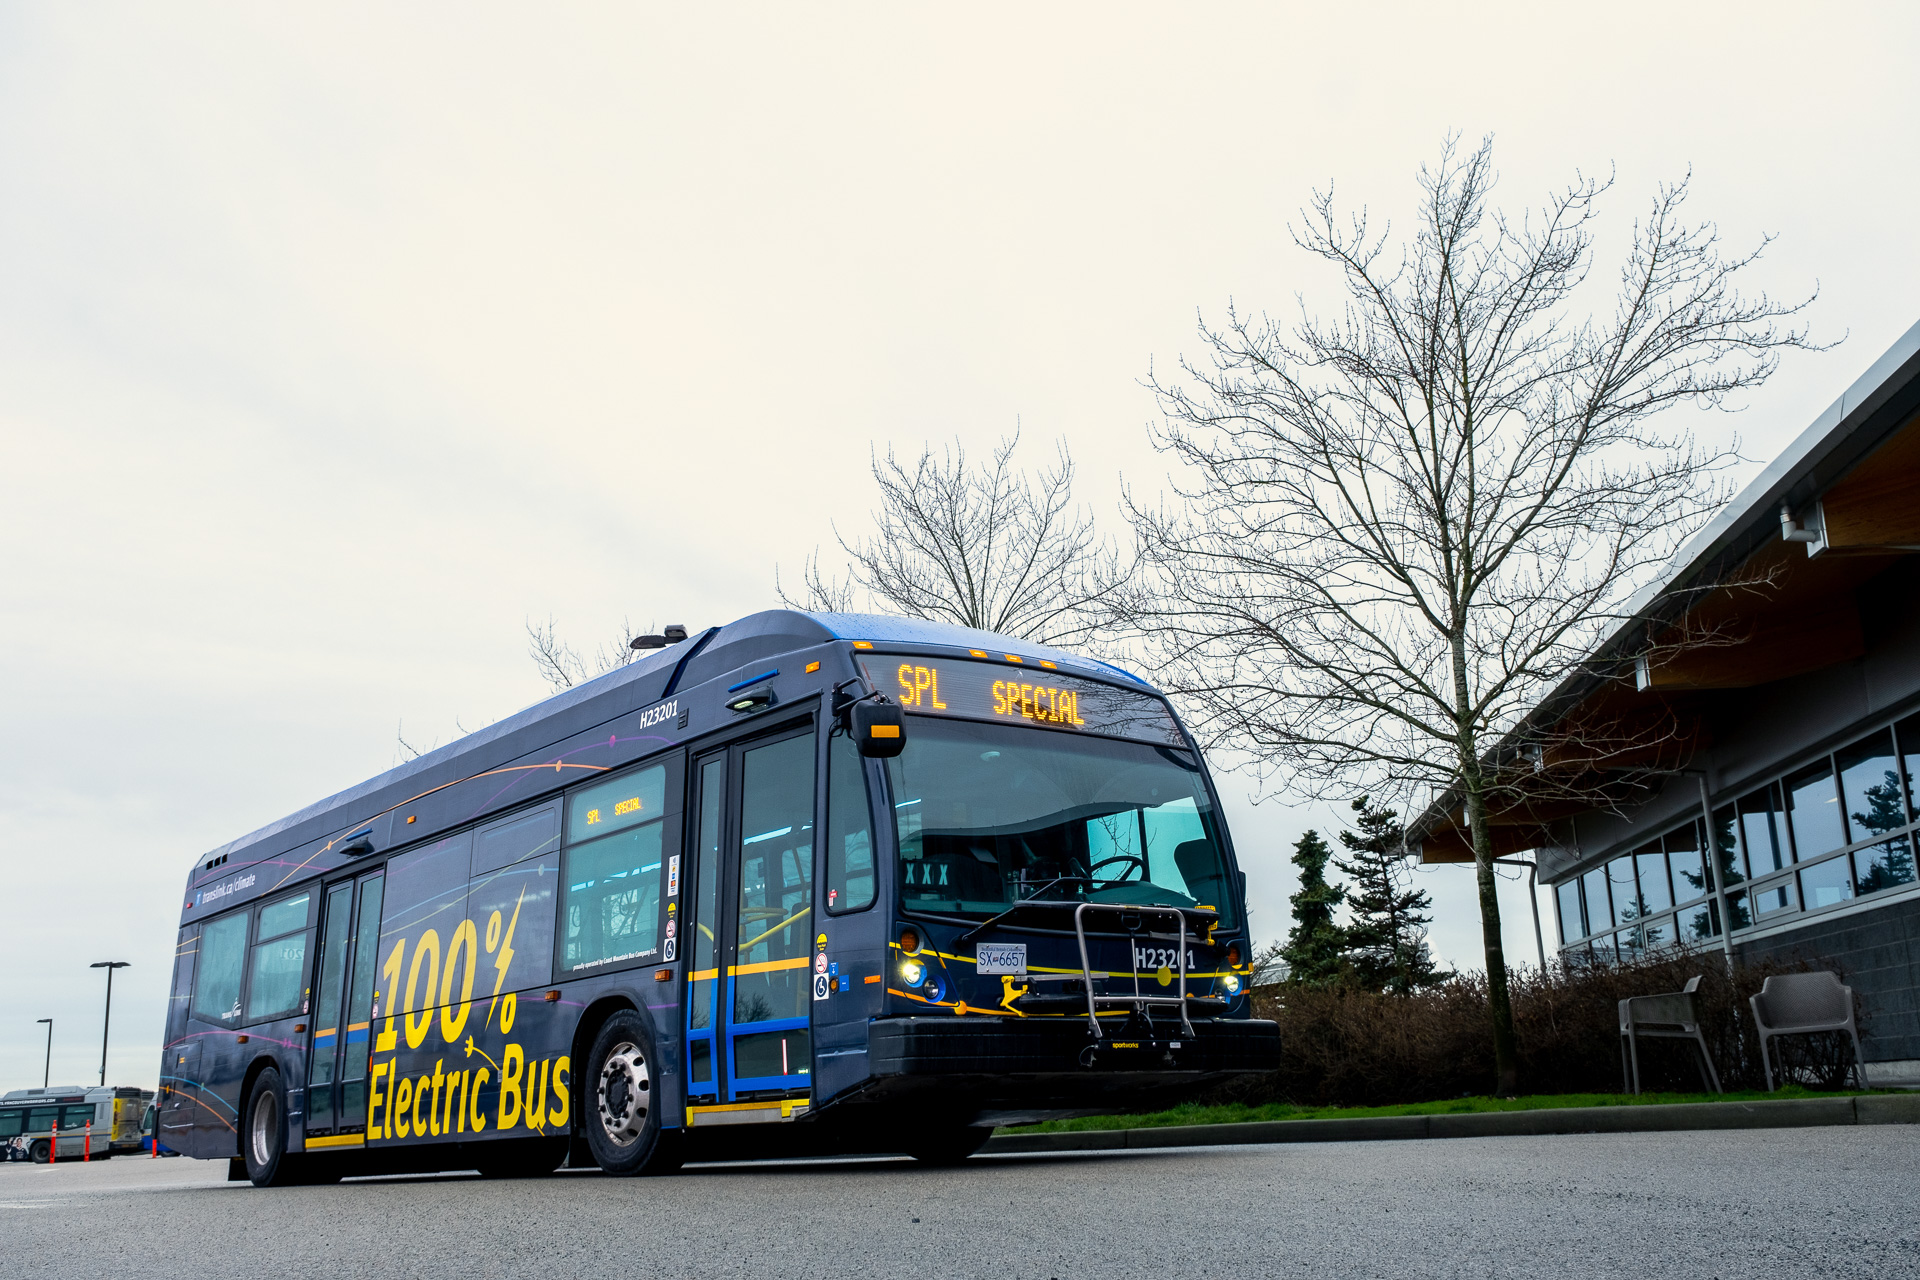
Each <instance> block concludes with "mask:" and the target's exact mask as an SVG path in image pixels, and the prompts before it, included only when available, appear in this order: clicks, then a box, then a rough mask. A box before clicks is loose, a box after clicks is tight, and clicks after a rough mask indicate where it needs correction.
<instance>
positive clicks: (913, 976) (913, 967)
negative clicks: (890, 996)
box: [900, 960, 927, 987]
mask: <svg viewBox="0 0 1920 1280" xmlns="http://www.w3.org/2000/svg"><path fill="white" fill-rule="evenodd" d="M900 980H901V981H902V982H904V983H906V984H907V985H908V986H910V987H917V986H919V985H920V984H921V983H922V982H925V981H926V980H927V966H926V965H924V964H922V963H921V962H920V961H918V960H902V961H901V962H900Z"/></svg>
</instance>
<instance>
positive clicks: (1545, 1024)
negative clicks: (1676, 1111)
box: [1213, 951, 1867, 1106]
mask: <svg viewBox="0 0 1920 1280" xmlns="http://www.w3.org/2000/svg"><path fill="white" fill-rule="evenodd" d="M1821 967H1826V968H1831V967H1832V966H1831V965H1824V966H1823V965H1817V964H1812V963H1807V962H1788V963H1781V962H1776V961H1768V962H1765V963H1762V964H1757V965H1749V966H1742V967H1739V968H1736V970H1735V971H1734V972H1733V974H1732V975H1731V976H1729V975H1728V973H1727V971H1726V969H1725V962H1724V960H1723V959H1722V957H1721V955H1720V953H1719V952H1713V951H1709V952H1678V953H1667V954H1665V955H1663V956H1659V957H1651V958H1647V959H1642V960H1638V961H1634V962H1630V963H1622V964H1619V965H1612V966H1607V967H1582V968H1567V967H1564V966H1556V967H1554V968H1552V969H1550V970H1548V971H1547V972H1546V973H1544V974H1542V973H1540V972H1539V971H1538V970H1525V971H1522V972H1517V973H1514V974H1513V975H1512V976H1511V979H1510V982H1511V990H1512V995H1513V1013H1514V1031H1515V1034H1516V1036H1517V1038H1518V1040H1519V1050H1520V1087H1521V1090H1522V1091H1523V1092H1526V1093H1607V1092H1617V1091H1620V1090H1622V1088H1623V1087H1624V1086H1623V1083H1622V1073H1621V1065H1620V1034H1619V1022H1618V1004H1619V1001H1620V1000H1622V999H1624V998H1625V997H1627V996H1637V995H1651V994H1655V993H1659V992H1666V991H1678V990H1680V989H1681V987H1683V986H1684V985H1685V984H1686V982H1687V980H1688V979H1689V978H1691V977H1693V976H1694V975H1695V974H1699V975H1701V976H1702V977H1703V979H1704V981H1703V982H1702V983H1701V985H1700V990H1699V993H1698V996H1699V1009H1700V1016H1701V1019H1702V1023H1703V1028H1702V1029H1703V1031H1704V1032H1705V1034H1706V1038H1707V1043H1708V1045H1709V1047H1710V1050H1711V1052H1712V1054H1713V1061H1714V1065H1715V1067H1716V1068H1717V1069H1718V1070H1719V1073H1720V1082H1721V1084H1722V1085H1723V1086H1724V1087H1726V1088H1728V1089H1761V1088H1764V1087H1765V1080H1764V1077H1763V1075H1762V1072H1761V1067H1760V1056H1759V1053H1760V1051H1759V1041H1758V1037H1757V1036H1756V1034H1755V1031H1754V1026H1753V1018H1752V1014H1751V1011H1750V1008H1749V1006H1748V1004H1747V998H1748V997H1749V996H1751V995H1753V994H1754V993H1755V992H1757V991H1758V990H1759V989H1760V985H1761V983H1762V982H1764V981H1765V980H1766V978H1767V976H1768V975H1769V974H1775V973H1791V972H1799V971H1804V970H1807V969H1814V968H1821ZM1842 980H1843V981H1844V980H1845V975H1844V974H1843V975H1842ZM1254 998H1255V1006H1256V1008H1257V1009H1258V1011H1259V1012H1260V1014H1261V1016H1264V1017H1270V1018H1272V1019H1274V1020H1275V1021H1276V1022H1278V1023H1279V1024H1280V1035H1281V1067H1280V1069H1279V1070H1278V1071H1274V1072H1271V1073H1268V1074H1265V1075H1261V1076H1256V1077H1249V1078H1245V1079H1242V1080H1239V1081H1236V1082H1234V1083H1233V1084H1230V1085H1228V1086H1225V1087H1223V1088H1222V1089H1220V1090H1218V1091H1217V1092H1216V1094H1215V1096H1214V1098H1213V1100H1214V1101H1218V1102H1244V1103H1248V1104H1252V1105H1259V1104H1261V1103H1266V1102H1288V1103H1292V1104H1294V1105H1297V1106H1389V1105H1393V1104H1397V1103H1406V1102H1427V1101H1433V1100H1436V1099H1441V1098H1456V1097H1463V1096H1468V1095H1475V1094H1485V1093H1487V1092H1488V1091H1489V1090H1490V1089H1491V1088H1492V1085H1493V1079H1494V1073H1493V1048H1492V1040H1491V1030H1490V1025H1491V1023H1490V1018H1489V1015H1488V1012H1487V985H1486V978H1485V976H1484V975H1482V974H1478V973H1472V974H1465V975H1461V976H1457V977H1455V978H1453V979H1452V980H1450V981H1448V982H1446V983H1444V984H1443V985H1441V986H1438V987H1433V988H1430V989H1428V990H1426V991H1421V992H1417V993H1415V994H1412V995H1404V996H1401V995H1391V994H1383V993H1376V992H1370V991H1363V990H1359V989H1356V988H1354V987H1351V986H1340V985H1335V986H1326V987H1309V986H1301V985H1294V984H1290V983H1280V984H1277V985H1275V986H1269V987H1262V988H1259V989H1257V990H1256V991H1255V992H1254ZM1866 1030H1867V1029H1866V1026H1865V1023H1864V1021H1863V1022H1862V1025H1861V1034H1862V1036H1863V1038H1864V1036H1865V1034H1866ZM1775 1044H1776V1045H1777V1046H1778V1045H1781V1044H1782V1042H1780V1041H1776V1042H1775ZM1785 1044H1786V1045H1787V1046H1788V1048H1787V1050H1786V1057H1787V1072H1788V1078H1789V1079H1791V1080H1794V1081H1797V1082H1798V1083H1801V1084H1805V1085H1808V1086H1811V1087H1816V1088H1839V1087H1841V1086H1842V1085H1843V1084H1844V1083H1845V1079H1846V1076H1847V1068H1848V1065H1849V1064H1850V1062H1851V1060H1852V1050H1851V1047H1850V1046H1847V1045H1846V1044H1845V1042H1844V1038H1843V1037H1809V1038H1802V1039H1799V1040H1797V1041H1788V1042H1785ZM1696 1061H1697V1055H1695V1054H1694V1053H1693V1051H1692V1047H1691V1046H1690V1045H1689V1044H1688V1043H1686V1042H1683V1041H1657V1040H1656V1041H1647V1040H1644V1039H1643V1040H1642V1041H1641V1047H1640V1068H1641V1084H1642V1087H1643V1088H1646V1089H1681V1090H1698V1089H1701V1088H1704V1087H1705V1086H1704V1085H1703V1084H1702V1083H1701V1079H1700V1075H1699V1072H1698V1069H1697V1068H1696V1067H1695V1066H1694V1063H1695V1062H1696ZM1776 1066H1778V1059H1776Z"/></svg>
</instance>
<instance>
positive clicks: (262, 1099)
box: [240, 1067, 297, 1187]
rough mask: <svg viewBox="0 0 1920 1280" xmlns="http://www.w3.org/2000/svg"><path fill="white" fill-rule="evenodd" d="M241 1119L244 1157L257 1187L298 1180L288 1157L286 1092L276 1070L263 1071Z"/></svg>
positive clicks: (280, 1185) (254, 1084)
mask: <svg viewBox="0 0 1920 1280" xmlns="http://www.w3.org/2000/svg"><path fill="white" fill-rule="evenodd" d="M240 1114H241V1116H242V1118H243V1120H244V1123H243V1124H242V1126H241V1129H240V1148H241V1155H242V1156H244V1157H245V1159H246V1162H247V1177H248V1178H249V1179H251V1180H252V1182H253V1185H254V1186H256V1187H284V1186H289V1185H291V1184H292V1183H293V1182H295V1181H296V1178H295V1177H294V1174H295V1168H294V1166H295V1164H296V1163H297V1162H296V1161H295V1160H293V1159H291V1158H289V1157H288V1155H287V1093H286V1089H285V1088H284V1087H283V1086H282V1085H281V1083H280V1072H279V1070H278V1069H276V1068H274V1067H268V1068H267V1069H266V1070H265V1071H262V1072H261V1073H260V1074H259V1075H258V1076H257V1077H255V1079H254V1082H253V1092H252V1093H250V1094H248V1095H247V1106H246V1109H245V1110H244V1111H242V1112H241V1113H240Z"/></svg>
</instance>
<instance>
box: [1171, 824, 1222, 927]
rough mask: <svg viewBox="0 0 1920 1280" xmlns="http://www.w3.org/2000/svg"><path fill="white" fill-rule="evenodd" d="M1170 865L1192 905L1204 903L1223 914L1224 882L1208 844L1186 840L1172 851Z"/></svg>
mask: <svg viewBox="0 0 1920 1280" xmlns="http://www.w3.org/2000/svg"><path fill="white" fill-rule="evenodd" d="M1173 865H1174V866H1175V867H1176V868H1177V869H1178V870H1179V872H1180V878H1181V879H1182V880H1185V881H1186V882H1187V892H1188V893H1189V894H1191V895H1192V897H1193V900H1194V901H1195V902H1201V903H1205V904H1206V905H1208V906H1210V907H1213V908H1215V909H1217V910H1218V911H1220V913H1221V914H1223V915H1224V914H1226V909H1227V881H1226V877H1224V876H1222V875H1221V874H1220V859H1219V857H1218V856H1217V855H1216V854H1215V853H1214V851H1213V841H1211V840H1186V841H1182V842H1181V843H1180V844H1177V845H1175V846H1174V847H1173Z"/></svg>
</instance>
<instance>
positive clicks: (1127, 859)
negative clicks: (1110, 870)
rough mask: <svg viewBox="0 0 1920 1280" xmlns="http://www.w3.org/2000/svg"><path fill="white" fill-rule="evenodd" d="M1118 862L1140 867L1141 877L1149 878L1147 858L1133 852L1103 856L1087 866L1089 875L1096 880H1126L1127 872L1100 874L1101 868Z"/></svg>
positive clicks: (1143, 878)
mask: <svg viewBox="0 0 1920 1280" xmlns="http://www.w3.org/2000/svg"><path fill="white" fill-rule="evenodd" d="M1116 862H1120V863H1125V864H1127V865H1129V866H1135V867H1138V868H1140V878H1141V879H1142V880H1145V879H1146V878H1147V860H1146V859H1145V858H1142V857H1140V856H1139V855H1137V854H1132V853H1116V854H1114V855H1113V856H1112V857H1111V858H1102V859H1100V861H1098V862H1096V863H1094V864H1093V865H1092V866H1090V867H1088V868H1087V875H1088V876H1090V877H1091V878H1093V879H1095V880H1108V881H1112V880H1125V879H1126V878H1127V877H1126V874H1125V872H1122V873H1121V874H1120V875H1117V876H1103V875H1101V874H1100V868H1102V867H1110V866H1112V865H1113V864H1114V863H1116Z"/></svg>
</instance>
